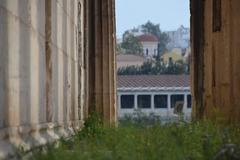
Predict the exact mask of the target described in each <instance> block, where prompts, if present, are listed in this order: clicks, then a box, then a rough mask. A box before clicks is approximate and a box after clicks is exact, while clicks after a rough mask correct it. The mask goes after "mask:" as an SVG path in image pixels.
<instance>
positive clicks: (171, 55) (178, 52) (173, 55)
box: [161, 48, 184, 64]
mask: <svg viewBox="0 0 240 160" xmlns="http://www.w3.org/2000/svg"><path fill="white" fill-rule="evenodd" d="M161 60H162V61H163V62H164V63H165V64H169V62H170V61H171V62H173V63H175V62H177V61H183V62H184V56H183V53H182V49H180V48H174V49H172V50H171V51H169V52H165V53H164V54H163V55H162V56H161Z"/></svg>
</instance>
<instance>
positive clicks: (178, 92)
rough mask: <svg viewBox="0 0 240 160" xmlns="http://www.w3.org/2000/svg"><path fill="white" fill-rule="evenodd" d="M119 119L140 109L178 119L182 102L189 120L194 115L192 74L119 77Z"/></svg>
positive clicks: (183, 111) (185, 115)
mask: <svg viewBox="0 0 240 160" xmlns="http://www.w3.org/2000/svg"><path fill="white" fill-rule="evenodd" d="M117 84H118V87H117V96H118V118H119V119H121V118H124V116H129V115H130V116H131V115H132V116H133V115H134V113H136V112H138V111H139V110H140V111H141V112H142V113H145V114H146V115H149V114H151V113H153V114H154V115H157V116H160V117H161V118H163V119H171V118H174V117H175V116H176V115H177V114H176V113H175V111H176V107H177V105H182V113H183V115H184V117H185V118H186V119H190V118H191V111H192V105H191V93H190V77H189V76H177V75H160V76H150V75H149V76H141V75H140V76H118V83H117Z"/></svg>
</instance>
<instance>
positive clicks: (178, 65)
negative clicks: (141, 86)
mask: <svg viewBox="0 0 240 160" xmlns="http://www.w3.org/2000/svg"><path fill="white" fill-rule="evenodd" d="M186 67H187V65H186V64H185V63H183V61H177V62H173V61H171V62H169V63H168V64H164V63H163V62H161V61H156V62H154V61H147V62H145V63H144V64H143V65H142V66H128V67H122V68H119V69H118V75H160V74H189V71H188V70H187V69H186Z"/></svg>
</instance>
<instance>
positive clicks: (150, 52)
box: [138, 34, 159, 57]
mask: <svg viewBox="0 0 240 160" xmlns="http://www.w3.org/2000/svg"><path fill="white" fill-rule="evenodd" d="M138 39H139V41H140V43H141V44H142V46H143V54H144V56H145V57H153V56H156V55H157V52H158V42H159V40H158V38H157V37H156V36H154V35H151V34H143V35H141V36H138Z"/></svg>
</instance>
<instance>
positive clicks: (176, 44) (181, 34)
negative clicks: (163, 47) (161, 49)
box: [166, 26, 190, 49]
mask: <svg viewBox="0 0 240 160" xmlns="http://www.w3.org/2000/svg"><path fill="white" fill-rule="evenodd" d="M166 33H167V35H168V36H169V38H170V42H169V43H168V45H167V48H168V49H173V48H189V46H190V29H189V28H186V27H184V26H181V27H179V28H178V29H177V30H176V31H168V32H166Z"/></svg>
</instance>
